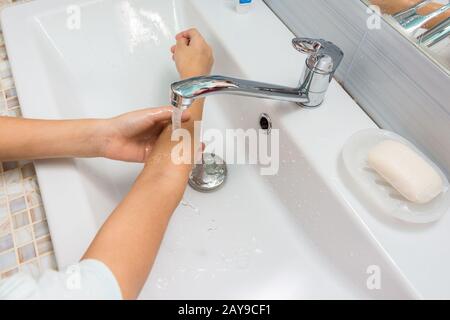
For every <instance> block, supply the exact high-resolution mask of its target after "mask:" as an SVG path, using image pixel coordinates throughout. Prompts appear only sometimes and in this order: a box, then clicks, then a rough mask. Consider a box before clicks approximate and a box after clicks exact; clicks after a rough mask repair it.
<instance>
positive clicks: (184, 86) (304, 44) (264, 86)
mask: <svg viewBox="0 0 450 320" xmlns="http://www.w3.org/2000/svg"><path fill="white" fill-rule="evenodd" d="M292 44H293V46H294V48H295V49H297V50H298V51H300V52H303V53H306V54H307V55H308V58H307V59H306V61H305V68H304V71H303V75H302V77H301V79H300V84H299V86H298V87H296V88H290V87H285V86H279V85H275V84H268V83H263V82H256V81H251V80H243V79H236V78H230V77H225V76H204V77H196V78H190V79H186V80H183V81H178V82H175V83H173V84H172V86H171V89H172V95H171V103H172V105H173V106H174V107H177V108H184V107H189V106H190V105H191V104H192V102H193V101H194V100H195V99H198V98H202V97H206V96H209V95H213V94H233V95H241V96H250V97H256V98H263V99H274V100H282V101H290V102H296V103H297V104H299V105H301V106H303V107H308V108H313V107H318V106H320V105H321V104H322V102H323V100H324V99H325V95H326V92H327V90H328V86H329V85H330V82H331V79H332V77H333V75H334V72H335V71H336V69H337V68H338V67H339V64H340V63H341V61H342V58H343V56H344V53H343V52H342V50H341V49H339V47H337V46H336V45H335V44H333V43H331V42H329V41H325V40H322V39H310V38H295V39H293V40H292Z"/></svg>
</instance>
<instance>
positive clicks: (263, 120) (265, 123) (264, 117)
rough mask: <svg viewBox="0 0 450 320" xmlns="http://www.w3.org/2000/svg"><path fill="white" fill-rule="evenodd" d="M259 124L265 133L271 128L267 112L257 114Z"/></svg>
mask: <svg viewBox="0 0 450 320" xmlns="http://www.w3.org/2000/svg"><path fill="white" fill-rule="evenodd" d="M259 126H260V127H261V129H263V130H264V131H265V132H266V133H267V134H269V133H270V131H271V130H272V120H271V119H270V116H269V115H268V114H267V113H261V115H260V116H259Z"/></svg>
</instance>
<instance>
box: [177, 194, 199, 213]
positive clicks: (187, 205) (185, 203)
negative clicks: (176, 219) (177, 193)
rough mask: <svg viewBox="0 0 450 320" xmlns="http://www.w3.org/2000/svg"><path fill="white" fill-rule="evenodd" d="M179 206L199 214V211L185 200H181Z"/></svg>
mask: <svg viewBox="0 0 450 320" xmlns="http://www.w3.org/2000/svg"><path fill="white" fill-rule="evenodd" d="M180 204H181V205H182V206H183V207H188V208H190V209H192V210H193V211H194V212H195V213H199V212H200V210H199V209H198V208H197V207H196V206H195V205H193V204H192V203H191V202H190V201H189V200H187V199H184V198H183V200H181V202H180Z"/></svg>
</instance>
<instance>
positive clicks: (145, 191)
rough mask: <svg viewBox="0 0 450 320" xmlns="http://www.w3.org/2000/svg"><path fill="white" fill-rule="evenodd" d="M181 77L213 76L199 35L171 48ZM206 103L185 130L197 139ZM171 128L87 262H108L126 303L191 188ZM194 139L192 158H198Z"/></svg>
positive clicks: (194, 109) (185, 36)
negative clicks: (196, 125)
mask: <svg viewBox="0 0 450 320" xmlns="http://www.w3.org/2000/svg"><path fill="white" fill-rule="evenodd" d="M172 52H173V53H174V59H175V62H176V64H177V67H178V70H179V72H180V75H181V77H182V78H185V77H189V76H198V75H203V74H207V73H209V72H210V69H211V66H212V62H213V58H212V54H211V49H210V48H209V47H208V45H207V44H206V42H205V41H204V40H203V38H202V37H201V35H200V34H199V33H198V32H197V31H196V30H188V31H186V32H184V33H181V34H179V35H178V36H177V45H176V47H174V48H172ZM202 108H203V100H197V101H196V102H194V104H193V105H192V106H191V108H190V113H191V119H190V121H188V122H186V123H185V124H184V125H183V127H184V128H186V129H188V130H189V131H190V133H191V137H193V136H194V134H193V128H194V121H196V120H197V121H198V120H201V117H202ZM170 137H171V127H170V126H169V127H167V128H166V129H165V130H164V131H163V132H162V134H161V135H160V137H159V139H158V141H157V142H156V143H155V145H154V148H153V151H152V153H151V154H150V157H149V159H148V161H147V164H146V166H145V168H144V170H143V171H142V173H141V174H140V176H139V177H138V178H137V180H136V182H135V184H134V186H133V188H132V189H131V191H130V192H129V193H128V195H127V196H126V197H125V199H124V200H123V201H122V203H121V204H120V205H119V206H118V207H117V208H116V209H115V210H114V212H113V213H112V215H111V216H110V217H109V218H108V220H107V221H106V222H105V224H104V225H103V226H102V228H101V230H100V231H99V233H98V234H97V236H96V238H95V239H94V241H93V242H92V244H91V246H90V247H89V249H88V250H87V252H86V254H85V256H84V259H96V260H100V261H102V262H103V263H105V264H106V265H107V266H108V267H109V268H110V269H111V271H112V272H113V274H114V275H115V277H116V279H117V280H118V282H119V285H120V287H121V290H122V295H123V297H124V298H126V299H133V298H135V297H137V295H138V294H139V292H140V290H141V288H142V286H143V285H144V283H145V281H146V279H147V276H148V273H149V272H150V269H151V267H152V265H153V262H154V260H155V257H156V254H157V252H158V249H159V245H160V243H161V240H162V238H163V235H164V232H165V230H166V227H167V224H168V222H169V219H170V217H171V215H172V213H173V211H174V210H175V208H176V207H177V206H178V203H179V202H180V200H181V198H182V196H183V193H184V190H185V188H186V185H187V181H188V176H189V172H190V170H191V168H192V165H190V164H181V165H176V164H174V163H173V162H172V161H171V158H170V155H171V150H172V148H173V147H174V146H175V144H176V143H175V142H172V141H171V139H170ZM193 140H194V139H191V143H192V145H191V152H192V153H191V154H193V153H194V141H193Z"/></svg>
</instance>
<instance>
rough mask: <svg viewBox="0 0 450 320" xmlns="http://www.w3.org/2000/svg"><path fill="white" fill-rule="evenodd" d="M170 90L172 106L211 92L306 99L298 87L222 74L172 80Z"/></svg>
mask: <svg viewBox="0 0 450 320" xmlns="http://www.w3.org/2000/svg"><path fill="white" fill-rule="evenodd" d="M171 91H172V97H171V102H172V105H173V106H174V107H189V106H190V105H191V104H192V102H193V101H194V100H195V99H198V98H202V97H206V96H209V95H213V94H233V95H242V96H250V97H256V98H263V99H275V100H283V101H291V102H297V103H303V102H307V101H308V96H307V94H306V92H305V90H303V89H302V88H300V87H299V88H290V87H284V86H278V85H273V84H268V83H263V82H256V81H250V80H242V79H236V78H230V77H224V76H203V77H195V78H190V79H186V80H183V81H178V82H174V83H173V84H172V85H171Z"/></svg>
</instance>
